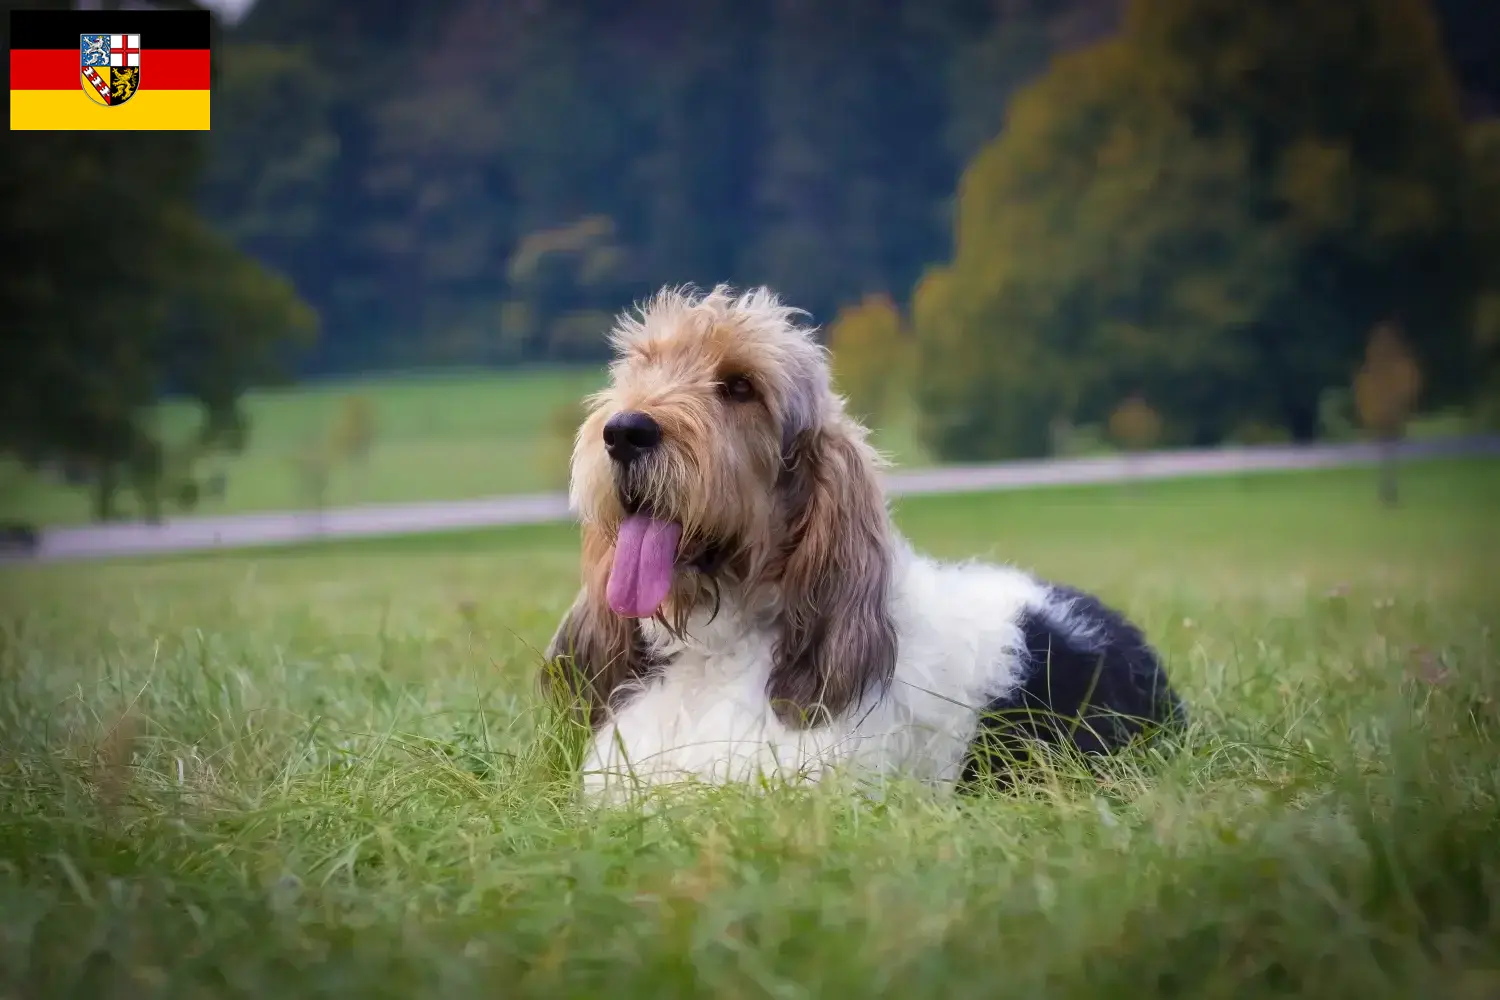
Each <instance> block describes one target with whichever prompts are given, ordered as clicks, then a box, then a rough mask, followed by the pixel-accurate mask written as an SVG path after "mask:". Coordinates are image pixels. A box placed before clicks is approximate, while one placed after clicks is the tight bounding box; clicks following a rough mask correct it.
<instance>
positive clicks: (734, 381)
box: [719, 375, 755, 403]
mask: <svg viewBox="0 0 1500 1000" xmlns="http://www.w3.org/2000/svg"><path fill="white" fill-rule="evenodd" d="M719 395H721V396H723V397H724V398H725V399H730V400H733V401H734V402H736V403H748V402H750V400H752V399H754V398H755V384H754V383H753V382H751V381H750V379H749V378H747V377H746V376H744V375H731V376H730V377H729V378H726V379H725V380H724V381H722V382H720V383H719Z"/></svg>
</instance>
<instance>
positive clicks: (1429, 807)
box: [0, 463, 1500, 1000]
mask: <svg viewBox="0 0 1500 1000" xmlns="http://www.w3.org/2000/svg"><path fill="white" fill-rule="evenodd" d="M1404 487H1405V499H1406V504H1405V506H1404V507H1403V508H1401V509H1400V510H1396V511H1383V510H1381V509H1379V508H1378V507H1377V506H1376V505H1375V502H1374V487H1373V483H1372V482H1371V480H1370V474H1369V473H1368V472H1334V473H1319V474H1304V475H1266V476H1259V477H1251V478H1245V479H1238V480H1202V481H1188V482H1178V483H1171V484H1160V485H1152V486H1139V487H1135V488H1125V487H1122V488H1096V489H1071V490H1048V491H1032V492H1017V493H1006V494H996V495H966V496H958V497H938V498H926V499H921V500H917V499H912V500H908V501H905V502H903V503H902V504H901V506H900V508H899V510H898V517H899V520H900V522H901V524H902V526H903V527H904V528H905V529H906V530H907V531H908V532H909V533H910V534H911V536H912V537H913V538H914V539H915V540H916V542H917V543H918V544H919V545H921V546H922V547H923V548H926V549H928V550H929V551H933V552H936V553H939V554H942V555H945V556H955V557H958V556H970V555H985V556H993V557H996V558H1003V559H1006V560H1011V561H1015V562H1017V563H1019V564H1022V565H1026V566H1031V567H1034V568H1036V569H1037V570H1039V571H1041V572H1043V573H1045V574H1047V575H1049V576H1052V577H1055V578H1059V579H1064V580H1067V581H1069V582H1072V583H1075V584H1078V585H1082V586H1086V587H1090V588H1094V589H1097V590H1098V591H1100V592H1101V593H1102V594H1103V595H1104V596H1106V597H1107V598H1108V599H1109V600H1111V601H1112V602H1114V603H1116V604H1118V605H1120V606H1121V607H1122V608H1124V609H1125V610H1127V611H1128V612H1130V613H1131V614H1133V615H1134V616H1136V617H1137V618H1138V619H1139V620H1140V621H1141V622H1142V623H1143V624H1144V625H1145V627H1146V628H1147V630H1148V632H1149V633H1150V634H1151V635H1152V637H1153V638H1154V639H1155V640H1156V641H1157V643H1158V644H1159V645H1160V646H1161V648H1162V649H1163V651H1164V654H1165V656H1166V658H1167V660H1168V663H1169V669H1170V670H1171V672H1172V673H1173V675H1174V677H1175V678H1176V680H1177V682H1178V684H1179V685H1180V687H1181V689H1182V690H1183V692H1184V694H1185V696H1186V697H1187V699H1188V701H1189V702H1190V704H1191V706H1192V709H1193V713H1194V717H1195V722H1194V727H1193V730H1192V732H1191V733H1190V734H1189V735H1188V737H1187V738H1186V739H1185V741H1184V745H1183V747H1182V748H1180V749H1179V750H1169V751H1168V752H1166V753H1164V754H1162V755H1159V756H1141V757H1136V758H1130V759H1127V760H1122V761H1120V762H1118V764H1117V766H1115V767H1113V768H1112V769H1111V771H1110V773H1109V774H1108V775H1107V777H1106V778H1105V779H1104V780H1102V781H1098V782H1096V781H1090V780H1086V779H1084V778H1083V777H1081V776H1080V775H1078V774H1075V773H1070V772H1068V771H1066V770H1065V769H1061V768H1058V769H1054V770H1052V771H1050V772H1048V773H1045V774H1043V775H1041V776H1040V780H1039V781H1038V783H1037V784H1036V786H1035V787H1034V788H1031V789H1029V790H1026V791H1023V792H1019V793H1014V794H1008V795H994V796H986V797H981V798H978V799H974V800H970V801H964V802H956V801H954V800H952V799H950V798H948V797H946V796H944V795H941V794H937V793H935V792H932V791H929V790H924V789H920V788H914V787H907V786H904V785H900V784H897V785H893V786H892V787H891V788H889V789H888V790H887V794H886V795H885V796H884V797H883V799H882V800H880V801H872V800H870V799H867V798H862V797H859V796H856V795H853V794H850V793H849V792H848V790H847V789H839V788H835V787H831V786H830V787H823V788H818V789H812V790H794V789H782V790H777V791H775V792H773V793H771V794H768V795H765V796H756V795H750V794H745V793H742V792H739V791H735V790H720V791H718V792H713V793H706V794H701V795H687V794H684V795H682V796H681V797H679V798H676V799H673V800H671V801H670V802H669V803H668V804H667V805H666V807H665V808H663V809H661V810H660V811H659V812H657V813H656V814H654V815H649V816H648V815H644V814H640V813H633V812H614V813H594V812H591V811H589V810H588V809H586V808H584V807H582V806H580V805H578V804H576V803H575V802H574V801H573V800H572V798H571V797H570V794H569V793H570V789H571V787H572V786H571V784H570V781H569V778H570V776H569V775H568V774H567V773H566V772H565V771H563V770H561V769H560V768H559V767H558V764H557V762H558V760H559V756H558V755H557V754H555V753H550V752H548V750H549V747H551V746H552V744H550V743H548V742H547V740H546V739H545V737H546V736H548V735H552V734H555V733H556V726H555V725H554V724H553V723H551V722H550V721H549V720H547V718H546V717H545V716H544V715H543V714H541V713H540V712H539V710H538V709H537V706H536V705H535V703H534V701H533V697H532V694H531V687H530V682H531V676H532V673H533V670H534V668H535V666H536V660H537V658H536V654H535V652H534V650H535V649H536V648H537V647H539V646H540V645H541V644H542V643H543V642H545V640H546V638H547V637H548V635H549V633H550V630H551V626H552V624H553V622H554V621H555V620H556V618H557V616H558V614H559V613H560V611H561V610H562V608H563V607H564V606H565V605H566V603H567V601H568V599H569V597H570V596H571V592H572V589H573V586H574V581H575V572H576V569H575V565H574V560H575V547H574V542H573V537H572V532H571V531H569V530H568V529H566V528H564V527H561V526H559V527H548V528H529V529H517V530H507V531H497V532H487V533H476V534H467V535H461V536H451V537H440V536H438V537H434V536H429V537H423V538H408V539H397V540H390V541H383V542H378V543H377V542H359V543H345V544H338V545H330V546H327V547H322V548H314V549H287V550H279V551H264V552H259V553H251V554H229V555H212V556H197V557H190V558H179V559H171V560H156V561H136V562H120V563H110V564H101V565H96V566H89V567H65V566H53V567H34V568H29V569H24V570H22V569H15V570H7V571H5V572H4V573H3V574H0V740H3V751H4V752H3V753H0V977H3V979H0V997H7V998H22V997H27V998H30V997H37V998H40V997H68V996H77V997H88V998H95V997H147V996H159V997H208V996H213V997H269V996H325V997H333V996H340V997H342V996H351V997H352V996H358V997H393V998H394V997H401V998H413V997H443V998H445V1000H446V998H461V997H497V996H503V997H511V996H548V997H553V996H580V997H581V996H602V995H609V996H613V997H651V998H657V997H686V996H718V997H777V998H801V997H808V998H813V997H846V996H847V997H875V996H890V997H901V998H913V997H929V996H931V997H975V998H978V997H995V996H1014V997H1043V996H1045V997H1087V998H1090V1000H1093V998H1098V997H1101V996H1105V997H1136V996H1171V997H1182V998H1192V1000H1199V998H1217V997H1225V998H1227V997H1236V998H1242V997H1262V996H1265V997H1270V996H1305V997H1315V998H1323V1000H1327V998H1335V997H1346V996H1347V997H1360V998H1361V1000H1376V998H1383V997H1422V998H1433V1000H1437V998H1454V1000H1458V998H1472V1000H1480V998H1488V997H1494V996H1496V995H1500V766H1497V760H1500V747H1497V745H1496V744H1497V738H1500V702H1497V700H1496V699H1497V698H1500V682H1497V676H1496V667H1497V666H1500V641H1497V637H1496V635H1495V632H1494V622H1495V617H1494V612H1495V610H1496V608H1497V607H1500V580H1497V579H1496V575H1495V573H1494V567H1495V566H1496V565H1500V525H1497V523H1496V521H1495V519H1494V518H1493V516H1492V514H1493V511H1494V510H1495V509H1497V503H1500V464H1496V463H1443V464H1429V465H1423V466H1414V467H1412V468H1410V469H1409V470H1407V474H1406V477H1405V481H1404Z"/></svg>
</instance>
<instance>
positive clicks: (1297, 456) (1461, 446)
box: [0, 437, 1500, 562]
mask: <svg viewBox="0 0 1500 1000" xmlns="http://www.w3.org/2000/svg"><path fill="white" fill-rule="evenodd" d="M1400 454H1401V456H1402V457H1403V458H1404V459H1407V460H1418V459H1429V458H1445V457H1460V456H1482V455H1488V456H1500V437H1486V438H1459V439H1446V440H1438V441H1411V442H1405V443H1403V444H1402V445H1401V446H1400ZM1377 457H1378V456H1377V453H1376V450H1375V449H1374V447H1372V446H1371V445H1368V444H1339V445H1311V446H1270V447H1255V448H1228V449H1213V450H1204V451H1170V452H1151V453H1147V454H1142V455H1136V456H1132V457H1117V456H1108V457H1102V458H1079V459H1053V460H1046V461H1037V462H1004V463H1000V464H996V465H976V466H946V467H942V468H936V469H924V470H918V471H912V472H898V473H892V474H891V475H889V476H888V477H887V479H886V484H887V490H888V491H889V492H890V494H891V495H893V496H914V495H920V494H930V493H968V492H982V491H987V490H1008V489H1023V488H1027V487H1034V486H1060V485H1068V484H1086V483H1109V482H1124V481H1127V480H1143V479H1176V478H1183V477H1189V476H1215V475H1229V474H1233V473H1239V472H1254V471H1276V470H1294V469H1322V468H1333V467H1337V466H1353V465H1368V464H1372V463H1373V462H1374V461H1376V459H1377ZM568 517H569V513H568V506H567V499H566V498H565V497H564V496H563V495H561V494H556V493H544V494H532V495H527V496H504V497H489V498H485V499H479V500H455V501H446V502H441V503H414V504H392V505H384V506H370V507H349V508H344V509H339V510H325V511H322V512H312V511H307V512H304V511H283V512H275V513H265V514H239V515H232V516H222V517H182V518H170V519H168V520H166V521H164V522H163V523H161V524H156V525H151V524H140V523H116V524H104V525H88V526H83V527H70V528H50V529H46V530H44V531H43V532H42V534H41V539H40V543H39V544H38V546H37V547H36V549H35V551H34V552H33V553H32V554H31V555H30V556H29V557H25V556H19V557H18V556H14V555H0V561H5V562H12V561H39V562H54V561H63V560H77V559H103V558H109V557H112V556H128V555H144V554H150V553H163V552H185V551H192V550H204V549H235V548H245V547H249V546H257V545H285V544H295V543H301V542H312V541H324V540H328V539H335V538H373V537H379V536H385V535H409V534H422V533H427V532H440V531H452V530H456V529H465V528H489V527H497V526H501V525H513V524H540V523H544V522H552V521H562V520H566V519H567V518H568Z"/></svg>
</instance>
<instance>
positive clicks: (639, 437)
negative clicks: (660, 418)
mask: <svg viewBox="0 0 1500 1000" xmlns="http://www.w3.org/2000/svg"><path fill="white" fill-rule="evenodd" d="M658 444H661V424H658V423H657V422H656V421H655V420H652V419H651V418H650V417H648V416H647V415H646V414H644V413H641V412H640V411H638V410H627V411H626V412H624V413H616V414H615V415H614V416H612V417H610V418H609V423H607V424H605V425H604V450H605V451H607V452H609V457H610V458H612V459H614V460H615V461H616V462H619V463H620V464H621V465H629V464H630V463H631V462H634V461H635V460H636V459H637V458H640V457H641V456H642V455H644V454H645V453H646V452H648V451H650V450H651V449H653V448H655V447H656V446H657V445H658Z"/></svg>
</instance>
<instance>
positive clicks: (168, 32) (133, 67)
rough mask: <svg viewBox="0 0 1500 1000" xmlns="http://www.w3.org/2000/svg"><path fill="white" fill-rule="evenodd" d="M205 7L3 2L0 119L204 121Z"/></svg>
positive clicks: (143, 125) (45, 123)
mask: <svg viewBox="0 0 1500 1000" xmlns="http://www.w3.org/2000/svg"><path fill="white" fill-rule="evenodd" d="M208 37H209V13H208V11H206V10H111V11H87V10H46V11H40V10H13V11H11V12H10V127H11V130H12V131H16V130H18V129H48V130H54V131H55V130H87V131H94V130H97V129H111V130H115V129H120V130H128V131H158V130H163V129H200V130H201V129H207V128H208V102H209V76H208V54H209V42H208Z"/></svg>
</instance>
